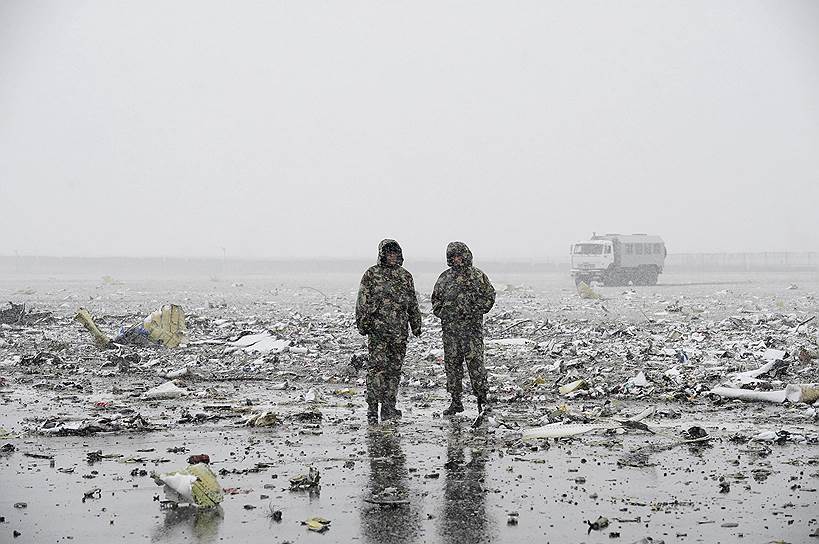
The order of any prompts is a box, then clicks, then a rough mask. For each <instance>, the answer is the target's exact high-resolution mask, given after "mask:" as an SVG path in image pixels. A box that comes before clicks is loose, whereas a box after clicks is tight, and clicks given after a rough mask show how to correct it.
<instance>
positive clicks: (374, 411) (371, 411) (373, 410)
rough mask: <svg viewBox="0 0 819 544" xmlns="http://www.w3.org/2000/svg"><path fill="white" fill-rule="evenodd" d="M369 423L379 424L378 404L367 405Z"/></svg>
mask: <svg viewBox="0 0 819 544" xmlns="http://www.w3.org/2000/svg"><path fill="white" fill-rule="evenodd" d="M367 423H370V424H373V425H374V424H377V423H378V403H375V404H367Z"/></svg>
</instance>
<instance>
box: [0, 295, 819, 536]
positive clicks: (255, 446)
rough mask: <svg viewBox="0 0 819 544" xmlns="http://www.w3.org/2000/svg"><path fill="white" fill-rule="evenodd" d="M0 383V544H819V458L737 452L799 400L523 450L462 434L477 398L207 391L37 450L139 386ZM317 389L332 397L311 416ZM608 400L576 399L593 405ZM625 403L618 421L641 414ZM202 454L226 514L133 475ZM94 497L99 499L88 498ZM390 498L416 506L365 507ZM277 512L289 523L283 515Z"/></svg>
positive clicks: (753, 446)
mask: <svg viewBox="0 0 819 544" xmlns="http://www.w3.org/2000/svg"><path fill="white" fill-rule="evenodd" d="M707 288H708V287H698V289H707ZM756 288H757V287H756V286H754V287H753V289H756ZM713 289H714V290H716V289H719V288H717V287H714V288H713ZM749 289H750V288H749ZM145 293H149V294H148V295H146V294H145ZM163 296H164V293H160V292H151V291H148V290H145V291H143V292H142V294H131V295H129V297H130V299H129V300H121V301H119V303H120V304H121V305H123V306H127V305H128V304H129V303H133V301H134V300H144V303H143V306H147V307H152V306H154V305H155V301H156V300H162V297H163ZM54 299H55V300H59V298H58V297H54ZM44 303H45V304H46V305H48V303H49V302H48V301H47V300H46V301H44ZM74 305H75V304H73V302H72V303H71V304H70V306H71V307H72V308H73V306H74ZM610 305H611V304H610ZM66 311H71V310H70V309H67V310H66ZM0 377H5V378H6V383H5V384H3V385H0V428H2V429H4V430H5V431H6V432H7V434H6V435H5V436H3V435H2V431H0V445H2V444H12V445H13V446H14V451H12V452H8V453H0V489H2V491H0V517H2V518H3V521H2V522H0V542H15V543H16V542H19V543H23V542H37V543H39V542H109V541H115V542H147V541H150V542H169V543H170V542H201V543H208V542H221V541H242V542H260V543H261V542H373V543H375V542H395V543H403V542H452V543H468V542H518V541H532V542H554V543H557V542H588V543H594V542H628V543H631V542H636V541H640V540H641V539H646V538H651V539H653V541H654V542H657V541H660V540H663V541H665V542H709V543H710V542H760V543H762V542H772V541H785V542H793V543H799V542H811V541H817V542H819V538H813V537H812V536H810V535H811V534H812V533H814V532H816V531H817V527H818V525H817V518H819V495H817V488H819V446H817V445H816V444H815V443H813V444H811V443H802V444H794V443H790V442H788V443H784V444H776V443H757V442H747V441H744V442H734V441H732V440H731V437H732V436H734V435H736V434H737V433H739V434H744V435H746V436H747V435H754V434H756V433H758V432H760V431H763V430H774V431H776V430H780V429H783V428H787V429H789V430H791V431H792V432H802V433H805V434H810V433H814V434H815V433H816V432H817V425H816V422H815V419H813V418H812V416H810V415H809V414H807V413H806V407H805V406H804V405H802V406H787V407H783V406H769V405H759V404H740V403H727V404H720V405H716V404H712V403H707V402H702V403H697V404H691V403H686V402H679V401H660V402H657V403H652V404H655V405H656V406H658V407H660V408H672V409H673V410H675V411H677V412H679V413H680V414H681V417H679V418H667V417H662V416H661V415H657V416H654V417H651V418H649V419H647V420H645V423H647V424H648V425H649V426H650V427H651V428H652V429H653V430H655V431H656V432H658V434H656V435H653V434H649V433H645V432H640V431H636V430H628V431H625V432H622V431H621V432H617V433H615V432H611V431H609V432H606V431H598V432H594V433H589V434H585V435H581V436H578V437H576V438H573V439H564V440H560V441H554V440H550V441H548V442H546V441H534V442H528V443H526V442H521V441H520V440H517V439H516V437H515V436H514V433H511V432H510V431H509V429H507V428H505V427H503V426H500V427H498V426H496V425H493V424H489V425H484V426H482V427H480V428H478V429H473V428H472V427H471V423H472V418H473V417H474V414H475V405H474V403H472V402H468V403H467V411H466V413H465V414H463V415H461V416H456V417H453V418H442V417H440V416H439V414H440V411H441V410H442V409H443V408H444V407H445V406H446V404H447V399H446V398H445V397H446V394H445V391H444V389H443V387H440V388H437V389H433V390H428V389H424V390H421V389H414V388H410V387H404V388H402V390H401V396H400V402H399V404H400V405H399V407H401V408H402V409H403V410H404V417H403V419H402V420H401V421H400V422H398V423H384V424H378V425H367V423H366V419H365V404H364V402H363V396H362V395H361V394H360V392H361V389H362V388H358V389H359V391H358V394H356V395H354V396H352V397H350V398H347V397H344V396H339V395H334V394H333V392H332V391H333V390H334V389H337V388H338V387H339V385H338V384H320V385H318V386H316V385H315V384H300V383H294V384H293V386H292V389H290V390H287V391H272V390H269V389H268V388H267V386H268V384H267V383H265V382H254V381H241V382H213V383H211V382H208V381H207V380H199V381H197V382H196V388H197V389H198V390H207V389H208V388H209V387H211V386H212V387H217V388H219V390H220V396H219V398H220V399H222V400H218V401H214V400H212V399H209V398H188V399H175V400H165V401H152V402H148V401H138V400H130V399H128V400H123V401H122V402H123V403H125V404H127V405H128V406H129V407H132V408H134V409H136V410H138V411H139V412H140V413H141V414H142V415H143V416H145V417H146V418H148V419H149V420H150V421H152V422H157V423H159V424H161V425H163V426H165V427H166V428H164V429H162V430H157V431H153V432H128V433H114V434H109V435H96V436H87V437H44V436H38V435H33V434H28V433H26V432H25V431H24V428H25V425H24V420H25V419H26V418H31V417H45V416H47V415H52V414H55V413H56V414H63V415H72V414H74V415H82V414H88V413H89V411H90V412H93V411H94V408H93V403H94V402H96V401H97V400H99V399H102V398H109V397H112V396H115V390H114V387H117V388H120V390H128V389H129V387H131V386H132V385H134V383H140V378H139V377H129V376H123V377H121V378H117V379H114V380H112V379H111V378H110V377H109V378H105V377H99V378H93V380H92V381H93V390H94V394H93V395H87V394H85V393H83V392H78V391H73V390H71V389H67V390H59V388H57V389H54V388H49V389H43V388H37V387H34V385H33V383H32V382H33V381H36V380H26V379H18V378H19V376H18V369H16V368H12V367H11V366H9V365H8V364H7V363H4V362H2V361H0ZM132 382H133V383H132ZM308 387H317V388H318V389H319V391H320V392H321V393H322V398H323V399H324V400H323V401H322V402H320V403H318V404H316V405H306V403H305V402H304V401H303V400H301V395H302V394H303V393H304V392H305V390H306V389H307V388H308ZM561 402H565V400H563V399H560V398H557V397H556V396H548V397H547V398H546V399H543V400H540V401H537V402H536V401H532V402H522V403H517V404H515V405H498V406H496V408H495V412H496V414H497V416H498V419H499V420H504V419H505V420H523V419H526V418H530V419H531V418H532V417H536V415H537V414H540V413H544V412H545V411H547V410H548V409H549V408H550V407H551V408H553V407H554V406H555V405H556V404H558V403H561ZM603 402H604V399H596V400H585V401H582V403H583V407H584V409H592V408H594V407H595V406H600V405H602V403H603ZM243 403H245V404H247V403H250V404H252V405H254V406H257V407H258V406H269V407H271V408H272V409H274V410H276V411H278V412H280V413H284V414H287V413H298V412H301V411H304V410H305V409H317V410H319V411H321V413H322V416H323V417H322V421H321V423H320V424H314V423H306V422H294V421H290V420H286V421H285V423H284V424H282V425H279V426H274V427H268V428H247V427H240V426H239V423H240V420H241V414H238V413H235V412H231V411H230V410H227V409H226V407H227V406H234V407H235V406H237V405H242V404H243ZM617 403H618V407H619V408H620V409H622V411H623V413H626V414H636V413H638V412H640V411H641V410H642V409H643V408H645V407H646V406H647V403H646V402H645V401H629V400H618V401H617ZM570 404H575V405H577V404H580V401H579V400H578V401H576V402H574V403H571V402H570ZM214 405H219V406H221V408H220V409H221V410H223V411H222V413H223V416H224V417H221V418H220V419H217V420H213V421H205V422H202V423H196V424H190V423H187V424H178V423H177V421H178V420H179V419H180V418H181V417H182V415H183V411H184V410H187V411H188V412H191V413H196V412H200V411H204V412H209V413H213V412H214ZM99 410H100V411H102V412H104V410H106V408H100V409H99ZM693 425H697V426H701V427H703V428H704V429H705V430H706V431H707V432H708V433H709V435H710V436H712V437H713V439H712V440H711V441H710V442H709V443H707V444H704V445H682V446H677V447H673V448H671V449H667V450H664V451H656V452H653V453H651V454H650V456H649V458H648V462H647V463H646V464H647V465H648V466H642V467H634V466H621V465H619V464H618V460H621V459H623V457H624V455H626V454H628V453H629V452H632V451H634V450H635V449H637V448H640V447H644V446H647V445H652V444H666V445H668V444H672V443H674V441H675V440H676V439H677V438H678V437H679V436H680V433H681V432H682V431H684V430H685V429H687V428H689V427H691V426H693ZM675 437H677V438H675ZM169 449H174V451H173V452H169V451H168V450H169ZM96 450H101V451H102V452H103V454H118V455H121V457H113V456H112V457H111V458H104V459H103V460H101V461H97V462H93V463H89V462H88V461H87V460H86V456H87V453H89V452H92V451H96ZM198 453H207V454H208V455H209V456H210V458H211V466H212V468H213V470H214V471H215V472H216V473H217V474H218V477H219V481H220V483H221V485H222V486H223V487H224V488H230V489H231V490H232V493H231V494H228V495H227V496H226V497H225V500H224V501H223V503H222V505H221V507H220V508H218V509H210V510H203V509H195V508H190V507H180V508H177V509H167V510H166V509H163V508H161V506H160V503H159V499H161V498H163V491H162V488H161V487H158V486H157V485H156V484H155V483H154V482H153V480H152V479H151V478H150V477H149V476H147V475H144V474H145V473H150V472H151V471H157V472H165V471H170V470H176V469H181V468H184V467H185V466H186V459H187V457H188V456H189V455H192V454H198ZM26 454H35V455H45V456H49V457H51V458H50V459H49V458H38V457H32V456H29V455H26ZM309 466H315V467H317V468H318V469H319V470H320V471H321V487H320V489H319V490H317V491H312V492H311V491H290V490H289V489H288V487H289V486H288V480H289V478H291V477H293V476H295V475H298V474H301V473H305V472H306V471H307V467H309ZM140 471H144V472H140ZM721 481H722V482H727V483H728V486H725V485H724V484H723V485H721ZM726 487H727V492H725V491H726ZM95 488H99V489H100V493H99V494H98V496H95V497H94V498H87V499H84V492H86V491H90V490H92V489H95ZM385 490H386V491H387V493H386V494H387V495H389V496H390V497H395V498H400V499H405V500H406V501H408V504H402V505H399V506H381V505H377V504H372V503H369V502H366V501H367V500H371V499H378V498H379V497H383V496H384V495H385V493H384V492H385ZM21 503H24V504H25V506H24V507H23V504H21ZM15 505H16V506H15ZM273 510H281V512H282V520H281V521H279V522H277V521H274V520H273V519H272V517H271V512H272V511H273ZM311 516H322V517H324V518H327V519H329V520H330V521H331V524H330V526H329V530H328V531H326V532H324V533H322V534H318V533H313V532H310V531H308V530H307V529H306V528H305V527H304V526H303V525H302V524H301V523H300V522H301V521H302V520H306V519H307V518H309V517H311ZM600 516H603V517H606V518H607V519H608V521H609V525H608V526H607V527H604V528H601V529H599V530H593V529H591V528H590V525H589V523H588V522H592V521H595V520H596V519H598V518H599V517H600ZM510 520H514V522H515V523H510ZM15 532H19V536H16V537H15V536H14V534H15ZM644 542H650V540H644Z"/></svg>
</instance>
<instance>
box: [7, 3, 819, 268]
mask: <svg viewBox="0 0 819 544" xmlns="http://www.w3.org/2000/svg"><path fill="white" fill-rule="evenodd" d="M0 78H2V84H0V232H2V235H0V254H6V255H10V254H13V253H14V252H15V251H18V252H19V253H20V254H25V255H93V256H106V255H126V256H174V255H178V256H211V255H212V256H219V257H220V256H221V255H222V250H221V248H222V247H225V248H226V250H227V254H228V255H229V256H234V257H258V258H281V257H308V256H330V257H345V256H350V257H371V256H373V255H374V252H375V245H376V244H377V243H378V241H379V240H380V239H381V238H383V237H394V238H397V239H398V240H399V241H400V242H402V245H403V246H404V250H405V253H406V254H407V258H408V259H411V258H413V257H418V258H422V257H423V258H428V257H439V256H440V255H441V254H442V253H443V249H444V245H445V244H446V242H448V241H450V240H454V239H460V240H464V241H466V242H467V243H469V244H470V245H471V246H472V248H473V250H475V252H476V258H477V259H493V260H496V259H503V258H513V259H526V258H534V259H537V258H542V257H546V256H551V255H561V254H564V253H566V252H567V250H568V244H569V243H570V242H571V241H573V240H576V239H579V238H583V237H586V236H588V235H589V234H591V232H592V231H594V230H596V231H604V232H612V231H617V232H649V233H656V234H660V235H661V236H663V237H664V238H665V239H666V241H667V243H668V246H669V249H670V251H672V252H699V251H703V252H710V251H772V250H792V251H808V250H812V251H816V250H819V235H818V234H819V233H818V231H819V2H816V1H810V0H806V1H783V0H775V1H768V2H754V1H737V2H733V1H719V2H714V1H711V0H708V1H700V2H688V1H687V2H662V1H653V0H651V1H644V2H610V1H602V2H577V1H566V2H547V1H540V0H538V1H532V2H476V1H464V2H446V1H444V2H440V1H435V2H418V1H413V2H382V1H366V2H351V1H343V2H341V1H339V2H317V1H316V2H314V1H296V0H294V1H291V2H258V3H256V2H254V3H251V2H203V1H201V0H197V1H190V2H187V1H186V2H182V1H177V2H165V1H163V2H145V1H140V2H109V1H89V2H82V1H71V2H62V1H52V2H38V1H32V0H19V1H12V0H2V1H0Z"/></svg>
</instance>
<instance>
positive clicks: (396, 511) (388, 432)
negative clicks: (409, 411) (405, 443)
mask: <svg viewBox="0 0 819 544" xmlns="http://www.w3.org/2000/svg"><path fill="white" fill-rule="evenodd" d="M366 435H367V455H368V456H369V458H370V463H369V477H368V487H367V489H365V490H363V491H364V493H363V495H364V496H363V497H362V506H361V532H362V533H363V535H364V539H365V541H366V542H372V543H374V544H375V543H380V542H395V543H400V542H415V541H416V540H417V539H418V536H419V534H420V525H421V522H420V516H421V513H420V504H419V502H420V501H419V498H418V497H417V496H413V492H412V490H411V489H410V488H409V481H408V471H407V460H406V457H405V455H404V453H403V451H402V449H401V434H400V430H399V429H398V428H396V427H393V426H371V427H369V428H368V429H367V430H366ZM367 495H369V497H370V498H376V499H378V498H381V499H385V500H398V501H401V500H409V504H406V505H396V506H386V505H385V506H382V505H377V504H371V503H365V502H363V499H364V498H367Z"/></svg>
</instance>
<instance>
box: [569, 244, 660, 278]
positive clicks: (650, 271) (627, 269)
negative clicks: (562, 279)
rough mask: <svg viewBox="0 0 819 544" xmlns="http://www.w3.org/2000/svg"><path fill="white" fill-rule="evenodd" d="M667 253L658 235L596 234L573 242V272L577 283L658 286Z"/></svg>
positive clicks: (571, 250) (571, 249)
mask: <svg viewBox="0 0 819 544" xmlns="http://www.w3.org/2000/svg"><path fill="white" fill-rule="evenodd" d="M666 254H667V251H666V247H665V242H663V240H662V238H660V237H659V236H653V235H648V234H605V235H597V234H595V235H593V236H592V237H591V239H589V240H582V241H578V242H575V243H574V244H572V245H571V248H570V264H571V275H572V277H573V278H574V281H575V284H576V285H579V284H580V283H581V282H585V283H587V284H590V283H591V282H593V281H596V282H599V283H602V284H603V285H629V284H633V285H656V283H657V279H658V277H659V275H660V274H661V273H662V271H663V266H664V264H665V257H666Z"/></svg>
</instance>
